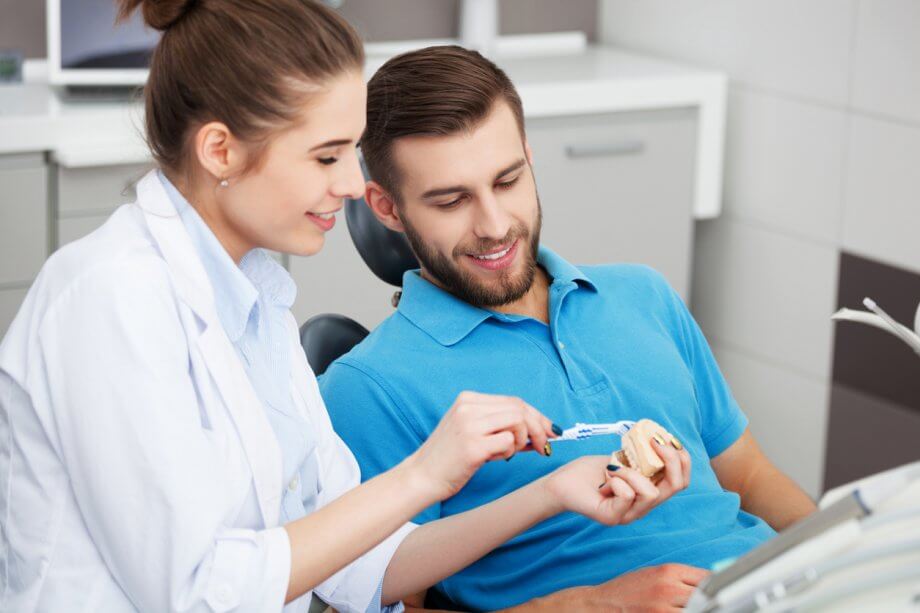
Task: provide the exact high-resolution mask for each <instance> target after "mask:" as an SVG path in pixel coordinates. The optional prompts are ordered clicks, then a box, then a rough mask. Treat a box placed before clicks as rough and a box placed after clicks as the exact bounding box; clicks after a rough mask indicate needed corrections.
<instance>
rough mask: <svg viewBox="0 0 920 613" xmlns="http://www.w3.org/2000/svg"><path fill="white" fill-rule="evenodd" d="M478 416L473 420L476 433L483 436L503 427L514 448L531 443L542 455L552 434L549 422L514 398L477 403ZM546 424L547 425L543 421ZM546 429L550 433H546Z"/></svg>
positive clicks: (522, 447) (520, 447)
mask: <svg viewBox="0 0 920 613" xmlns="http://www.w3.org/2000/svg"><path fill="white" fill-rule="evenodd" d="M480 408H481V411H480V417H478V419H477V420H476V426H475V428H476V429H477V432H478V433H480V434H483V435H489V434H493V433H495V432H499V431H502V430H507V431H510V432H512V433H513V434H514V439H515V445H514V447H515V449H516V450H520V449H524V448H525V447H526V446H527V445H528V444H530V445H532V446H533V448H534V450H536V451H537V452H538V453H543V454H545V451H544V448H545V445H546V442H547V440H548V439H549V436H552V435H553V434H552V422H549V420H548V419H546V418H545V417H544V416H543V415H541V414H540V412H539V411H537V410H536V409H534V408H533V407H531V406H529V405H528V404H527V403H525V402H524V401H523V400H520V399H517V398H504V399H502V400H501V401H495V402H493V403H491V404H488V405H486V404H483V405H480ZM547 423H549V424H550V425H549V427H548V428H547V426H546V424H547ZM547 429H549V433H547Z"/></svg>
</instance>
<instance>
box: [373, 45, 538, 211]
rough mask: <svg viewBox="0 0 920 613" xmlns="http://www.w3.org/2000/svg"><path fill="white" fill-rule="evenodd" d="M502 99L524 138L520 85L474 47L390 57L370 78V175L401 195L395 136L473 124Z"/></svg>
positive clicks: (442, 48) (455, 129)
mask: <svg viewBox="0 0 920 613" xmlns="http://www.w3.org/2000/svg"><path fill="white" fill-rule="evenodd" d="M499 99H503V100H504V101H505V102H507V103H508V106H509V107H510V108H511V111H512V113H514V117H515V119H516V120H517V124H518V128H519V129H520V132H521V137H522V138H523V135H524V110H523V107H522V106H521V98H520V96H518V93H517V90H516V89H515V88H514V85H513V84H512V83H511V80H510V79H509V78H508V75H506V74H505V72H504V71H503V70H502V69H501V68H499V67H498V66H496V65H495V64H494V63H492V62H491V61H489V60H487V59H486V58H484V57H483V56H482V55H480V54H479V53H477V52H476V51H470V50H469V49H464V48H463V47H458V46H455V45H447V46H438V47H427V48H425V49H419V50H418V51H411V52H409V53H404V54H402V55H398V56H396V57H394V58H392V59H391V60H389V61H388V62H387V63H386V64H384V65H383V66H382V67H381V68H380V70H378V71H377V72H376V74H374V76H373V77H372V78H371V80H370V81H369V82H368V84H367V128H366V130H365V132H364V136H363V137H362V139H361V150H362V152H363V154H364V161H365V163H366V164H367V169H368V172H369V173H370V176H371V178H372V179H373V180H375V181H377V182H378V183H380V185H381V186H383V188H384V189H385V190H386V191H387V192H388V193H389V194H390V196H391V197H392V198H395V199H396V200H397V201H398V200H400V199H401V197H400V194H399V173H398V169H397V168H396V164H395V163H394V161H393V156H392V149H393V142H394V141H395V140H396V139H398V138H401V137H404V136H418V135H430V136H438V135H443V136H446V135H449V134H455V133H457V132H461V131H467V130H471V129H472V128H474V127H475V126H476V124H478V123H479V122H480V121H482V120H483V119H485V118H486V116H487V115H488V114H489V112H490V111H491V110H492V108H493V106H494V104H495V102H496V101H497V100H499Z"/></svg>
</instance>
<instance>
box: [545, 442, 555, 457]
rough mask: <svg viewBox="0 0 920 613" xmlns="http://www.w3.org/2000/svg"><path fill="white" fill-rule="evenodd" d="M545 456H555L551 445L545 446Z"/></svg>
mask: <svg viewBox="0 0 920 613" xmlns="http://www.w3.org/2000/svg"><path fill="white" fill-rule="evenodd" d="M543 454H544V455H546V456H547V457H548V456H551V455H553V448H552V447H551V446H550V444H549V443H546V444H545V445H543Z"/></svg>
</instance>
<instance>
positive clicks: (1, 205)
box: [0, 153, 50, 336]
mask: <svg viewBox="0 0 920 613" xmlns="http://www.w3.org/2000/svg"><path fill="white" fill-rule="evenodd" d="M48 211H49V203H48V172H47V166H46V165H45V161H44V156H43V155H41V154H38V153H35V154H25V155H2V156H0V336H2V335H3V334H4V333H5V332H6V329H7V328H8V327H9V324H10V322H11V321H12V320H13V317H14V316H15V315H16V311H18V309H19V305H20V303H21V302H22V298H23V297H24V296H25V294H26V291H27V290H28V287H29V285H30V284H31V282H32V279H33V278H34V277H35V275H36V274H37V273H38V271H39V269H40V268H41V266H42V263H43V262H44V261H45V258H46V257H47V256H48V250H49V247H50V241H49V232H48V231H49V221H48V220H49V213H48Z"/></svg>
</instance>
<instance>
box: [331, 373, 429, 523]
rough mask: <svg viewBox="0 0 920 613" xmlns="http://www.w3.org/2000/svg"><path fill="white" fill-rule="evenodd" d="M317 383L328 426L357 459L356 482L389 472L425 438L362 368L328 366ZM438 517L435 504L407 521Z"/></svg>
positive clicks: (379, 381) (380, 383)
mask: <svg viewBox="0 0 920 613" xmlns="http://www.w3.org/2000/svg"><path fill="white" fill-rule="evenodd" d="M319 385H320V392H321V394H322V396H323V401H324V402H325V403H326V409H327V411H328V412H329V416H330V418H331V419H332V427H333V428H334V429H335V431H336V433H337V434H338V435H339V437H341V439H342V440H343V441H345V444H346V445H348V447H349V449H351V452H352V453H353V454H354V456H355V459H356V460H357V461H358V466H359V467H360V468H361V480H362V481H367V480H368V479H371V478H373V477H375V476H377V475H379V474H380V473H382V472H384V471H387V470H389V469H391V468H393V467H394V466H396V465H397V464H399V463H400V462H402V461H403V460H404V459H406V458H407V457H408V456H410V455H412V454H413V453H414V452H415V450H416V449H418V448H419V446H421V444H422V443H423V442H424V441H425V439H426V438H427V437H426V436H424V435H422V434H421V433H420V432H419V430H418V429H417V428H416V427H414V426H413V425H412V424H411V423H410V422H409V420H408V418H407V414H406V412H405V410H404V407H403V406H402V405H401V403H399V402H397V400H396V399H395V398H394V394H393V393H392V390H388V389H387V386H386V385H385V383H383V381H382V378H381V377H379V376H378V375H377V374H376V373H373V372H372V371H371V370H370V369H369V368H367V367H364V366H363V365H360V364H358V363H355V362H353V361H351V360H348V361H342V360H340V361H337V362H334V363H333V364H332V365H331V366H330V367H329V368H328V369H327V370H326V372H325V373H324V374H323V375H322V376H321V377H320V378H319ZM440 516H441V505H440V503H436V504H434V505H432V506H430V507H428V508H427V509H425V510H424V511H422V512H421V513H420V514H419V515H418V516H416V517H415V518H414V519H413V520H412V521H413V522H414V523H416V524H422V523H425V522H428V521H431V520H434V519H438V518H439V517H440Z"/></svg>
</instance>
